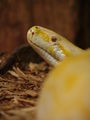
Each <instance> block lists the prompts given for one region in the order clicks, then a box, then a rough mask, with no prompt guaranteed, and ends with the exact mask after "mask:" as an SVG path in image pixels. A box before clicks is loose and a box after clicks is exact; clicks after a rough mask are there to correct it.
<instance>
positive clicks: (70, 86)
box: [37, 50, 90, 120]
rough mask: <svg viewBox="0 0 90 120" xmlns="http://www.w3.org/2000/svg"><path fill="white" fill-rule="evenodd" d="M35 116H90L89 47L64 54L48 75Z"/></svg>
mask: <svg viewBox="0 0 90 120" xmlns="http://www.w3.org/2000/svg"><path fill="white" fill-rule="evenodd" d="M37 118H38V120H90V50H87V51H86V52H84V53H82V54H81V55H78V56H76V57H70V58H66V59H65V60H64V61H63V62H62V63H60V64H59V65H57V66H56V68H55V69H54V70H53V71H52V72H51V73H50V74H49V75H48V77H47V79H46V81H45V83H44V84H43V88H42V92H41V94H40V98H39V101H38V106H37Z"/></svg>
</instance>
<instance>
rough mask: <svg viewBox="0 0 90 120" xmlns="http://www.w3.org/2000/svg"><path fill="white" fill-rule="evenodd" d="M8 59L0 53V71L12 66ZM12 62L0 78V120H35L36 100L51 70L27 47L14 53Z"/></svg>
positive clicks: (6, 54)
mask: <svg viewBox="0 0 90 120" xmlns="http://www.w3.org/2000/svg"><path fill="white" fill-rule="evenodd" d="M11 56H12V54H8V53H0V67H2V66H3V65H5V64H6V63H8V64H12V61H8V59H9V58H10V57H11ZM14 59H15V60H14ZM13 60H14V61H15V62H14V64H12V65H11V66H10V68H9V67H8V71H7V72H6V73H5V74H4V75H0V120H36V106H37V100H38V98H39V94H40V90H41V87H42V83H43V82H44V79H45V77H46V75H47V73H48V72H49V71H50V70H51V67H50V66H49V65H48V64H47V63H46V62H45V61H44V60H43V59H42V58H40V56H39V55H37V54H36V52H35V51H34V50H33V49H32V48H30V47H25V48H24V50H23V49H22V48H20V50H19V51H18V50H17V58H16V56H15V57H14V58H13ZM10 62H11V63H10ZM4 69H6V68H4Z"/></svg>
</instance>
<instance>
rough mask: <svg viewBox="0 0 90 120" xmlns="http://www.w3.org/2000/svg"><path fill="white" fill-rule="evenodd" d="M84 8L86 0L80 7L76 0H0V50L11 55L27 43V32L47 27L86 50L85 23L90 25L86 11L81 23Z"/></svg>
mask: <svg viewBox="0 0 90 120" xmlns="http://www.w3.org/2000/svg"><path fill="white" fill-rule="evenodd" d="M86 6H88V2H87V1H86V2H85V3H84V4H83V3H82V2H80V1H79V2H78V0H0V51H8V52H11V51H12V50H14V49H15V48H16V47H18V46H20V45H21V44H23V43H27V40H26V33H27V30H28V29H29V28H30V27H31V26H33V25H39V26H43V27H47V28H50V29H52V30H54V31H56V32H58V33H60V34H61V35H63V36H65V37H67V38H68V39H69V40H71V41H72V42H76V43H77V44H78V45H79V46H81V47H83V48H86V47H88V46H89V45H88V44H89V38H90V35H88V33H89V32H88V28H89V27H88V25H87V24H86V25H85V23H86V22H87V21H88V24H89V20H88V19H89V18H88V17H89V12H88V14H87V16H86V17H87V20H86V21H85V20H83V21H82V19H84V16H85V15H86V13H87V11H88V10H89V7H88V8H87V7H86ZM82 7H83V9H84V8H85V9H84V10H83V13H82ZM80 15H81V17H80ZM80 21H82V22H81V24H80ZM83 24H84V25H83ZM82 26H83V28H82ZM81 29H85V31H83V32H82V30H81ZM86 31H87V33H86ZM82 33H83V35H82ZM81 36H84V37H81ZM77 37H78V38H77ZM82 38H83V39H82ZM81 39H82V40H81ZM86 39H87V42H86V41H85V40H86ZM75 40H76V41H75ZM78 41H79V42H78ZM82 43H83V44H84V45H85V46H83V45H82Z"/></svg>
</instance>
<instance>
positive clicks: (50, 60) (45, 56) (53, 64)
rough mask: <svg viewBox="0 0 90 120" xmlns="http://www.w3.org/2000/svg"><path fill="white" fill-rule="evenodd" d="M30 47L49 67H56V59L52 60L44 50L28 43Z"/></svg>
mask: <svg viewBox="0 0 90 120" xmlns="http://www.w3.org/2000/svg"><path fill="white" fill-rule="evenodd" d="M30 45H31V47H32V48H33V49H34V50H35V51H36V52H37V53H38V54H39V55H40V56H41V57H42V58H43V59H44V60H45V61H46V62H47V63H49V64H50V65H51V66H56V64H57V63H58V62H59V61H58V60H57V59H56V58H54V57H53V56H52V55H51V54H49V53H48V52H47V51H46V50H45V49H43V48H41V47H40V46H38V45H36V44H35V43H33V42H31V41H30Z"/></svg>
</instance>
